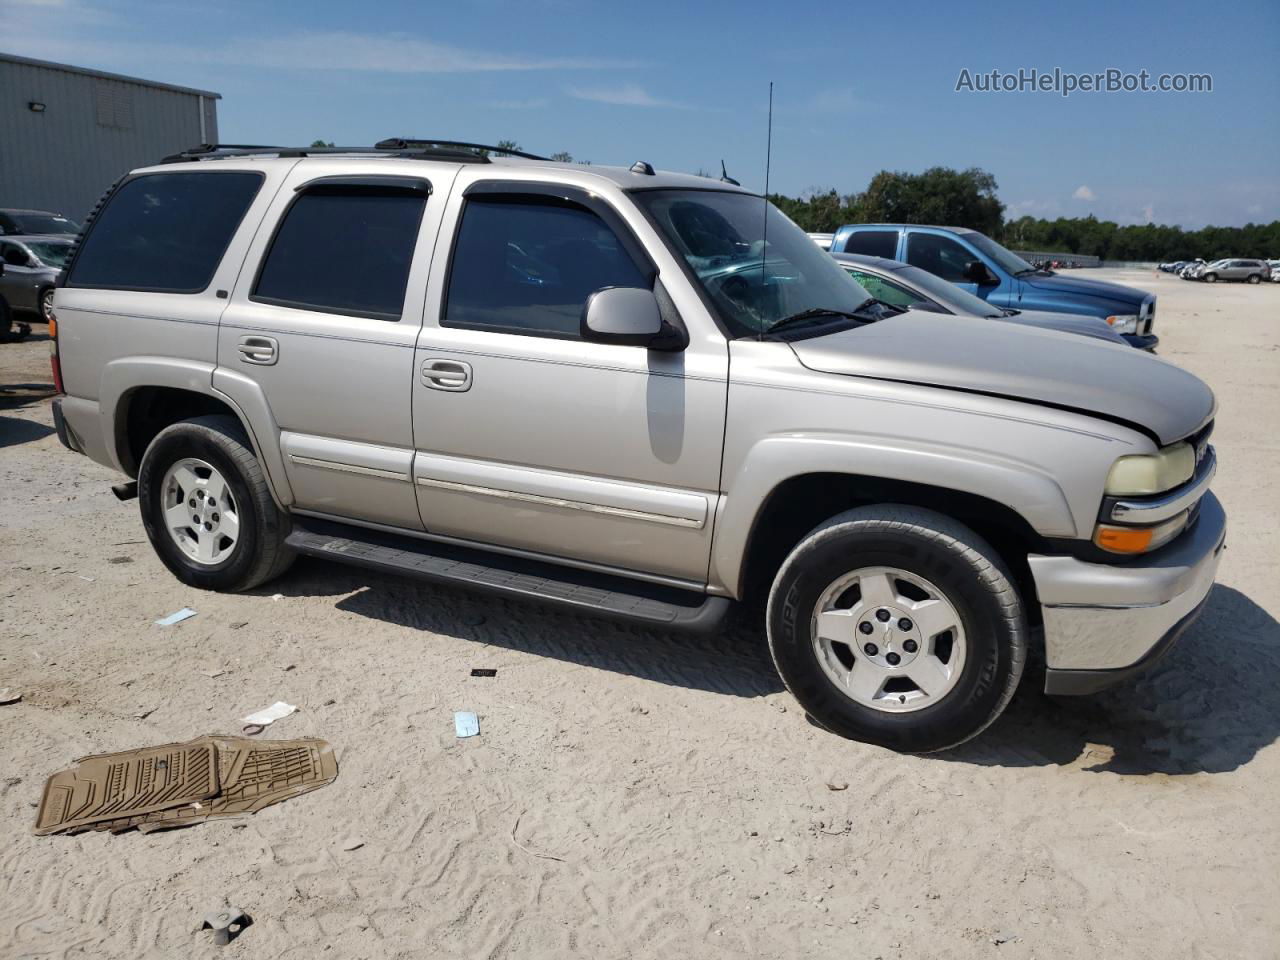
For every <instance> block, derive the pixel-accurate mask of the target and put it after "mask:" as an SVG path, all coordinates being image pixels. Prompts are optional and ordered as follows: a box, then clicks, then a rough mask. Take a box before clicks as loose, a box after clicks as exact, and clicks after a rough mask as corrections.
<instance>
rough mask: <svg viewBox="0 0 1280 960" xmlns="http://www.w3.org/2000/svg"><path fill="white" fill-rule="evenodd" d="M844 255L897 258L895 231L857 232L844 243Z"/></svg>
mask: <svg viewBox="0 0 1280 960" xmlns="http://www.w3.org/2000/svg"><path fill="white" fill-rule="evenodd" d="M844 252H845V253H861V254H863V255H865V256H868V257H884V258H885V259H886V260H896V259H897V258H898V231H897V230H859V231H858V232H857V233H854V234H852V235H851V236H850V237H849V239H848V240H846V241H845V242H844Z"/></svg>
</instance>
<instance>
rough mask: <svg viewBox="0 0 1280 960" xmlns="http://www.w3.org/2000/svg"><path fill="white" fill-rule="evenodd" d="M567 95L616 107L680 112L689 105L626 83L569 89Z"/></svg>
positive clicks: (566, 91)
mask: <svg viewBox="0 0 1280 960" xmlns="http://www.w3.org/2000/svg"><path fill="white" fill-rule="evenodd" d="M565 93H567V94H569V96H571V97H573V98H574V99H576V100H590V101H592V102H594V103H608V104H611V105H613V106H615V107H674V108H676V109H680V110H684V109H687V108H688V105H687V104H683V103H676V102H675V101H673V100H661V99H659V98H657V97H654V96H651V95H650V94H649V92H648V91H646V90H645V89H644V88H643V87H641V86H640V85H639V84H636V83H626V84H623V85H622V86H620V87H568V88H566V90H565Z"/></svg>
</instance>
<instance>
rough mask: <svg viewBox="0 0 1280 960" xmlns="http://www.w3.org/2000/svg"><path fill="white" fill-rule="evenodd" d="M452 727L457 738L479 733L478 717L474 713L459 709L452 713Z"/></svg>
mask: <svg viewBox="0 0 1280 960" xmlns="http://www.w3.org/2000/svg"><path fill="white" fill-rule="evenodd" d="M453 729H454V731H455V732H456V733H457V735H458V739H459V740H465V739H466V738H467V737H474V736H476V735H477V734H479V733H480V718H479V717H477V716H476V715H475V714H474V713H469V712H466V711H459V712H458V713H455V714H454V715H453Z"/></svg>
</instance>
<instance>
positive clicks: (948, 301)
mask: <svg viewBox="0 0 1280 960" xmlns="http://www.w3.org/2000/svg"><path fill="white" fill-rule="evenodd" d="M832 256H833V257H834V258H835V259H836V260H837V261H838V262H839V263H840V265H841V266H842V267H844V268H845V270H847V271H848V272H849V274H850V276H852V277H853V279H854V280H856V281H858V283H860V284H861V285H862V287H863V289H865V290H866V291H867V293H869V294H871V296H873V297H875V298H876V299H877V300H881V301H883V302H885V303H889V304H892V305H893V306H895V307H911V308H912V309H914V310H928V311H931V312H933V313H951V314H958V315H960V316H971V317H986V318H988V319H991V320H1005V321H1008V322H1009V323H1017V324H1022V325H1023V326H1028V327H1042V328H1045V329H1048V330H1061V331H1062V332H1064V333H1077V334H1080V335H1081V336H1085V337H1093V338H1095V339H1098V340H1108V341H1110V342H1112V343H1122V344H1126V345H1127V344H1128V341H1127V340H1125V339H1124V337H1122V336H1120V334H1118V333H1116V332H1115V331H1113V330H1112V329H1111V328H1110V327H1109V326H1107V322H1106V321H1105V320H1102V319H1099V318H1098V317H1082V316H1078V315H1076V314H1071V313H1048V312H1045V311H1042V310H1010V309H1006V308H1002V307H997V306H994V305H993V304H990V303H988V302H987V301H985V300H983V299H982V298H981V297H975V296H974V295H973V294H971V293H969V292H968V291H967V290H962V289H961V288H960V287H958V286H956V285H955V284H954V283H948V282H947V281H946V280H943V279H941V278H940V277H937V276H935V275H934V274H932V273H929V272H928V271H926V270H921V269H920V268H919V267H913V266H911V265H910V264H907V263H901V262H899V261H897V260H887V259H885V258H883V257H868V256H864V255H862V254H857V253H833V254H832Z"/></svg>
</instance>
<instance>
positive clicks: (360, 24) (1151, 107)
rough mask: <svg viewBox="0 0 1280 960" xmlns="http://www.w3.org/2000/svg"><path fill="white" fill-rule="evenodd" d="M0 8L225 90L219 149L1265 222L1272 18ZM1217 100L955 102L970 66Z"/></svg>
mask: <svg viewBox="0 0 1280 960" xmlns="http://www.w3.org/2000/svg"><path fill="white" fill-rule="evenodd" d="M1036 7H1037V5H1036V4H1032V3H1028V2H1025V0H1023V2H1017V3H971V4H957V3H935V4H925V3H909V2H908V3H895V4H883V3H877V4H870V3H854V2H844V3H840V2H836V3H831V2H827V3H820V4H819V3H813V4H810V3H802V2H791V3H778V2H770V3H759V2H756V0H738V2H736V3H732V4H730V3H715V4H712V3H705V4H698V3H691V2H687V0H686V2H684V3H670V4H668V3H665V2H658V0H650V2H647V3H641V4H636V3H619V2H616V0H615V2H611V3H591V2H587V0H522V2H517V3H508V2H500V0H475V2H471V3H466V2H461V0H455V2H453V3H448V4H436V3H425V2H419V3H414V2H410V0H377V2H364V3H356V2H352V0H343V2H332V0H312V2H306V3H302V2H284V0H273V2H265V3H264V2H261V0H256V2H255V0H206V2H201V3H189V4H186V3H175V2H151V0H0V49H3V50H5V51H6V52H10V53H18V54H22V55H25V56H33V57H40V58H44V59H51V60H59V61H62V62H67V63H73V64H78V65H82V66H89V67H97V68H100V69H105V70H112V71H116V72H120V73H127V74H132V75H136V76H142V77H147V78H150V79H156V80H164V81H168V82H171V83H179V84H185V85H189V86H196V87H202V88H207V89H212V90H216V91H218V92H220V93H221V94H222V95H223V97H224V99H223V101H222V102H221V103H220V104H219V125H220V127H221V131H220V132H221V136H222V139H223V140H225V141H234V142H248V143H259V142H261V143H306V142H310V141H311V140H312V139H314V138H316V137H323V138H324V139H326V140H334V141H337V142H338V143H340V144H345V143H371V142H373V141H375V140H378V139H380V138H382V137H386V136H394V135H410V136H437V137H442V138H451V139H461V140H478V141H487V142H492V141H497V140H498V139H503V138H511V139H515V140H517V141H518V142H519V143H520V144H521V145H523V146H524V147H525V148H526V149H528V150H532V151H534V152H540V153H551V152H554V151H558V150H567V151H569V152H570V153H572V154H573V156H574V157H575V158H580V159H589V160H592V161H593V162H596V163H623V164H630V163H631V162H632V161H634V160H636V159H646V160H649V161H650V162H652V163H653V164H654V165H655V166H657V167H660V168H665V169H672V170H684V171H691V172H692V171H697V170H699V169H703V170H716V171H718V170H719V163H720V160H721V158H723V159H724V160H725V162H726V164H727V166H728V169H729V172H730V174H731V175H732V176H735V177H737V178H738V179H740V180H742V182H743V183H744V184H746V185H747V186H751V187H755V188H757V189H758V188H760V186H761V185H762V183H763V172H764V145H765V103H766V100H767V89H768V82H769V81H770V80H772V81H774V83H775V94H774V150H773V158H774V162H773V175H772V183H771V187H772V188H773V189H776V190H780V191H782V192H785V193H790V194H798V193H801V192H804V191H806V190H809V189H811V188H826V187H835V188H836V189H837V190H839V191H840V192H841V193H847V192H853V191H856V190H861V189H863V188H864V187H865V186H866V183H867V181H868V179H869V178H870V177H871V176H872V175H873V174H874V173H875V172H876V171H878V170H881V169H891V170H907V171H920V170H923V169H925V168H926V167H929V166H933V165H938V164H941V165H945V166H952V167H960V168H963V167H969V166H979V167H982V168H984V169H986V170H989V171H991V172H992V173H994V174H995V176H996V179H997V181H998V182H999V184H1000V197H1001V199H1002V200H1003V201H1004V202H1005V203H1006V204H1007V206H1008V213H1009V215H1013V216H1016V215H1019V214H1022V213H1029V214H1032V215H1035V216H1047V217H1055V216H1081V215H1084V214H1087V213H1090V212H1092V213H1094V214H1095V215H1097V216H1099V217H1103V218H1109V219H1115V220H1119V221H1120V222H1124V223H1143V222H1148V221H1154V222H1157V223H1180V224H1182V225H1183V226H1186V227H1199V226H1203V225H1204V224H1206V223H1216V224H1228V225H1232V224H1242V223H1245V222H1247V221H1255V222H1261V221H1270V220H1274V219H1277V218H1280V3H1277V2H1276V0H1238V2H1236V3H1233V4H1229V5H1227V6H1225V7H1223V6H1214V5H1212V4H1205V3H1202V2H1200V3H1182V2H1159V3H1132V4H1126V3H1119V2H1115V0H1112V2H1107V3H1093V2H1076V3H1071V4H1053V5H1052V6H1049V5H1044V6H1043V11H1042V12H1037V9H1036ZM1032 67H1035V68H1039V69H1041V70H1052V69H1053V68H1054V67H1059V68H1061V69H1062V70H1064V71H1071V72H1075V73H1092V72H1094V71H1101V70H1104V69H1106V68H1108V67H1117V68H1120V69H1122V70H1126V71H1133V72H1137V71H1138V70H1142V69H1145V70H1147V71H1149V72H1150V73H1151V74H1152V75H1153V76H1156V75H1159V74H1160V73H1179V72H1181V73H1208V74H1210V75H1212V77H1213V92H1212V93H1199V94H1192V93H1076V94H1074V95H1073V96H1071V97H1068V98H1063V97H1061V96H1060V95H1058V94H1054V93H957V92H956V91H955V86H956V82H957V78H958V77H959V75H960V71H961V70H962V69H965V68H967V69H968V70H970V71H971V72H972V73H974V74H976V73H980V72H989V71H991V70H993V69H995V70H1001V71H1004V72H1016V71H1017V70H1018V69H1019V68H1032Z"/></svg>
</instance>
